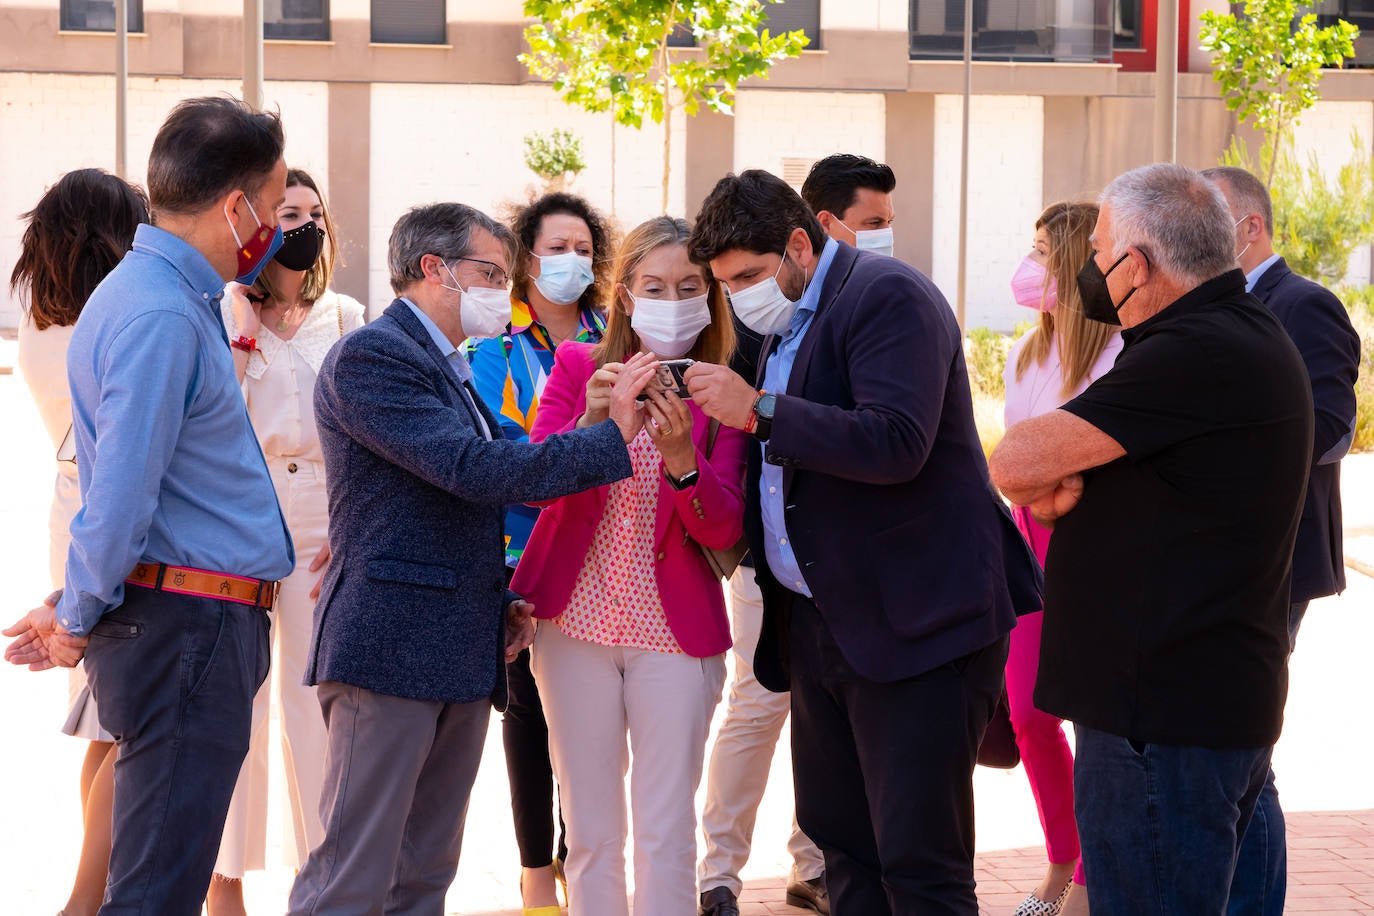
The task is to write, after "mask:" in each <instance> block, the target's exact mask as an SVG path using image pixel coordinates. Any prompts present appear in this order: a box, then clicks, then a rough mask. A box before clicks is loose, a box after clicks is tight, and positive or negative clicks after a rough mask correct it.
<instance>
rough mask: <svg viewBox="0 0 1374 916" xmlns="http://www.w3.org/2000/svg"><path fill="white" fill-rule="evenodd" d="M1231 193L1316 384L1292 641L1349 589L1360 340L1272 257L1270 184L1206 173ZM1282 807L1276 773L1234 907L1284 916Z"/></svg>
mask: <svg viewBox="0 0 1374 916" xmlns="http://www.w3.org/2000/svg"><path fill="white" fill-rule="evenodd" d="M1202 174H1203V175H1205V176H1206V177H1208V178H1210V179H1211V180H1212V183H1213V184H1215V185H1216V186H1217V187H1218V188H1220V189H1221V193H1222V194H1223V195H1225V197H1226V203H1227V204H1228V205H1229V206H1230V208H1231V215H1232V216H1233V217H1234V218H1235V222H1236V240H1237V241H1236V247H1237V248H1238V253H1237V255H1236V260H1237V261H1239V262H1240V269H1241V270H1243V271H1245V288H1246V291H1247V292H1251V293H1254V294H1255V296H1256V297H1258V298H1259V300H1260V301H1261V302H1263V303H1264V304H1265V305H1267V306H1269V309H1270V311H1272V312H1273V313H1274V316H1275V317H1276V318H1278V319H1279V322H1280V323H1281V324H1282V325H1283V329H1284V330H1285V331H1287V332H1288V336H1289V337H1291V338H1292V339H1293V343H1294V344H1296V345H1297V348H1298V352H1299V353H1300V354H1301V355H1302V361H1303V364H1304V365H1305V366H1306V367H1307V374H1308V377H1309V378H1310V379H1311V381H1312V406H1313V412H1314V418H1315V424H1314V433H1315V435H1314V436H1313V443H1312V470H1311V475H1310V476H1309V477H1308V481H1307V496H1306V499H1305V501H1304V503H1303V509H1302V520H1301V521H1300V522H1299V524H1298V540H1297V544H1296V545H1295V546H1294V548H1293V591H1292V596H1291V597H1290V599H1289V601H1290V608H1289V615H1288V636H1289V644H1290V647H1291V646H1292V645H1294V644H1296V642H1297V637H1298V627H1299V626H1300V625H1301V624H1302V618H1303V615H1304V614H1305V613H1306V612H1307V605H1308V603H1309V602H1310V601H1311V600H1312V599H1314V598H1324V597H1326V596H1328V595H1336V594H1340V593H1341V592H1342V591H1344V590H1345V564H1344V558H1343V556H1342V533H1341V459H1342V458H1343V457H1345V453H1346V452H1348V451H1349V450H1350V442H1351V439H1352V438H1354V434H1355V380H1356V378H1357V377H1358V375H1359V371H1360V338H1359V335H1358V334H1356V333H1355V329H1354V327H1352V326H1351V324H1350V316H1349V315H1348V314H1347V313H1346V310H1345V307H1344V306H1343V305H1341V301H1340V300H1339V299H1337V298H1336V297H1335V295H1333V294H1332V293H1331V292H1330V290H1328V289H1326V288H1325V287H1323V286H1321V285H1320V284H1318V283H1314V282H1313V281H1311V280H1309V279H1307V278H1306V277H1302V276H1299V275H1298V274H1295V273H1293V271H1292V270H1290V269H1289V267H1288V264H1287V263H1286V262H1285V261H1284V259H1283V258H1282V257H1280V256H1279V255H1277V254H1275V253H1274V210H1273V204H1272V202H1271V201H1270V198H1269V189H1268V188H1266V187H1265V186H1264V184H1263V183H1262V182H1261V181H1260V180H1259V179H1258V178H1256V177H1255V176H1254V175H1252V174H1250V173H1249V172H1247V171H1246V170H1245V169H1241V168H1235V167H1222V168H1214V169H1207V170H1206V171H1204V172H1203V173H1202ZM1284 834H1285V828H1284V820H1283V810H1282V809H1281V808H1280V807H1279V796H1278V790H1277V789H1275V787H1274V771H1273V770H1272V769H1270V771H1269V776H1268V779H1267V781H1266V782H1265V786H1264V789H1263V791H1262V792H1261V793H1260V797H1259V801H1258V802H1257V803H1256V806H1255V815H1254V818H1253V820H1251V822H1250V826H1249V828H1248V829H1247V830H1246V833H1245V838H1244V841H1243V842H1242V844H1241V849H1240V859H1239V862H1238V863H1237V866H1236V874H1235V880H1234V882H1233V883H1232V886H1231V902H1230V907H1229V910H1228V912H1230V913H1262V914H1265V916H1270V914H1272V916H1279V914H1281V913H1282V912H1283V903H1284V897H1285V894H1286V891H1287V870H1288V861H1287V860H1288V855H1287V846H1286V843H1285V836H1284Z"/></svg>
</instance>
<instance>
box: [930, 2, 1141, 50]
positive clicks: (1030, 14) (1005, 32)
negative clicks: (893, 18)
mask: <svg viewBox="0 0 1374 916" xmlns="http://www.w3.org/2000/svg"><path fill="white" fill-rule="evenodd" d="M972 2H973V57H974V59H975V60H1006V61H1013V60H1025V61H1110V60H1111V57H1112V32H1113V29H1114V27H1115V23H1114V19H1115V15H1114V7H1115V5H1116V4H1115V3H1114V2H1113V0H1068V2H1062V3H1044V2H1041V0H972ZM1118 2H1121V3H1122V4H1123V5H1130V4H1132V3H1134V5H1136V6H1137V7H1138V6H1139V5H1140V4H1139V0H1118ZM964 3H965V0H911V56H912V58H932V59H949V58H960V57H963V54H964Z"/></svg>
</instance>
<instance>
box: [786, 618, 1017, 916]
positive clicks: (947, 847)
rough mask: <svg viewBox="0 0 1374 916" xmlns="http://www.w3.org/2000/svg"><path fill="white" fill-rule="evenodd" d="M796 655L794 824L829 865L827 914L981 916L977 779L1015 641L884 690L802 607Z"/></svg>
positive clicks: (794, 627)
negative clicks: (975, 814)
mask: <svg viewBox="0 0 1374 916" xmlns="http://www.w3.org/2000/svg"><path fill="white" fill-rule="evenodd" d="M789 650H790V656H791V669H792V671H791V686H792V767H793V773H794V778H795V783H796V795H797V821H798V823H799V824H800V825H801V828H802V830H804V831H805V832H806V835H807V836H809V837H811V839H812V840H814V841H815V843H816V845H817V846H819V847H820V849H821V852H822V853H823V854H824V855H825V879H826V885H827V887H828V888H829V891H830V907H831V910H830V911H831V913H833V914H834V916H884V914H891V916H913V914H922V916H928V914H946V913H953V914H967V916H976V914H977V913H978V900H977V896H976V895H975V893H974V879H973V767H974V762H975V760H976V758H977V756H978V744H979V741H980V740H981V739H982V735H983V731H984V729H985V728H986V727H987V723H988V719H989V717H990V716H991V715H992V710H993V707H994V705H995V704H996V702H997V698H998V697H999V696H1000V694H1001V692H1002V671H1003V668H1004V666H1005V665H1006V661H1007V640H1006V639H1005V638H1003V639H999V640H998V641H997V642H995V643H993V644H992V645H990V646H987V647H985V648H983V649H980V650H978V651H976V652H973V653H972V654H970V655H967V656H964V657H963V658H960V659H956V660H955V661H952V662H950V663H948V664H945V665H942V666H940V667H939V668H936V669H935V670H933V671H928V672H926V673H924V674H921V675H919V676H917V677H912V678H907V679H905V680H901V681H896V682H893V683H886V684H883V683H877V682H875V681H871V680H868V679H866V678H864V677H862V676H861V675H859V674H858V673H857V672H855V671H854V669H853V667H852V666H851V665H850V664H849V663H848V662H847V661H846V660H845V658H844V656H843V655H842V654H841V653H840V650H839V647H838V646H837V645H836V644H835V640H834V638H833V637H832V636H831V634H830V630H829V629H828V627H827V626H826V623H825V621H824V620H823V619H822V617H821V615H820V612H819V611H818V610H817V609H816V606H815V605H814V604H813V603H812V602H811V601H809V600H807V599H805V598H802V597H800V596H799V597H797V598H796V599H795V600H794V602H793V610H792V620H791V628H790V635H789Z"/></svg>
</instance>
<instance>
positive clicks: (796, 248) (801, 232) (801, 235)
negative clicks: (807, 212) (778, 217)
mask: <svg viewBox="0 0 1374 916" xmlns="http://www.w3.org/2000/svg"><path fill="white" fill-rule="evenodd" d="M787 251H788V252H789V253H790V254H791V255H792V257H793V259H794V260H796V262H797V263H798V264H800V265H801V266H802V267H805V268H809V267H811V266H812V265H813V264H815V263H816V252H815V251H814V250H812V248H811V236H809V235H807V234H806V230H805V229H803V228H802V227H800V226H798V227H797V228H796V229H793V230H792V233H791V234H790V235H789V236H788V237H787Z"/></svg>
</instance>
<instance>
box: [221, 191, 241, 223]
mask: <svg viewBox="0 0 1374 916" xmlns="http://www.w3.org/2000/svg"><path fill="white" fill-rule="evenodd" d="M246 199H247V198H246V197H245V196H244V193H243V192H242V191H240V190H237V189H235V190H233V191H230V192H229V193H228V194H225V195H224V196H223V197H222V198H220V210H221V211H222V212H224V213H225V214H227V215H228V217H229V219H230V220H232V221H233V223H234V228H235V229H237V228H238V226H239V222H240V221H242V220H244V219H247V218H248V208H247V207H244V206H241V205H242V203H243V202H244V200H246ZM240 210H242V211H243V212H242V213H241V214H240V213H239V211H240Z"/></svg>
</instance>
